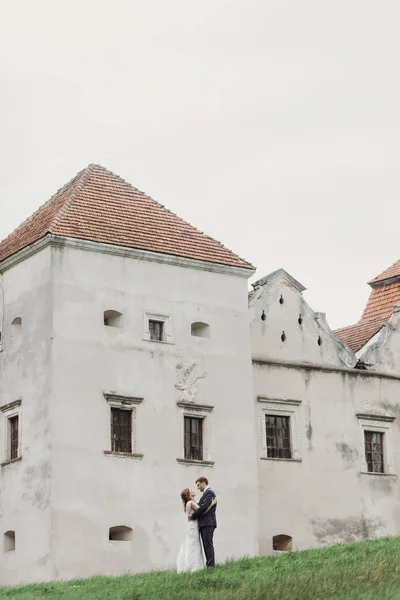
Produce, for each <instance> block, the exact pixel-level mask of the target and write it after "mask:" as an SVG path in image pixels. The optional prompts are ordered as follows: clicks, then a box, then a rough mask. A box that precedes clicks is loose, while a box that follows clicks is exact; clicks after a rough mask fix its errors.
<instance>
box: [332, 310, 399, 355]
mask: <svg viewBox="0 0 400 600" xmlns="http://www.w3.org/2000/svg"><path fill="white" fill-rule="evenodd" d="M387 320H388V319H382V318H376V319H371V320H369V321H364V322H362V321H360V322H359V323H357V324H356V325H350V326H349V327H343V328H342V329H337V330H336V331H334V334H335V335H336V336H337V337H338V338H340V339H341V340H343V341H344V342H346V344H347V345H348V346H349V347H350V348H351V349H352V350H353V352H357V351H358V350H360V348H362V347H363V346H364V345H365V344H366V343H367V342H368V341H369V340H370V339H371V338H372V337H373V336H374V335H375V334H376V333H378V331H379V330H380V329H381V328H382V326H383V325H384V324H385V323H386V322H387Z"/></svg>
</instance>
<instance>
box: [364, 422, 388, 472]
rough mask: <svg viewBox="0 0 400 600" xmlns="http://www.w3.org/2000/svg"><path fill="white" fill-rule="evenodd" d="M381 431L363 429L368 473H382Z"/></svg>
mask: <svg viewBox="0 0 400 600" xmlns="http://www.w3.org/2000/svg"><path fill="white" fill-rule="evenodd" d="M383 435H384V434H383V433H380V432H377V431H365V432H364V442H365V461H366V463H367V468H368V473H384V472H385V469H384V460H383Z"/></svg>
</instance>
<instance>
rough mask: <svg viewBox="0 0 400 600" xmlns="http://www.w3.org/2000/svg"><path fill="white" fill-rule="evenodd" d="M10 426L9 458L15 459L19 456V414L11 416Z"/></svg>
mask: <svg viewBox="0 0 400 600" xmlns="http://www.w3.org/2000/svg"><path fill="white" fill-rule="evenodd" d="M8 427H9V440H10V446H9V459H10V460H14V459H16V458H18V445H19V418H18V415H15V417H10V418H9V419H8Z"/></svg>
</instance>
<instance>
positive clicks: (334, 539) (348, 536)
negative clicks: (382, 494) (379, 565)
mask: <svg viewBox="0 0 400 600" xmlns="http://www.w3.org/2000/svg"><path fill="white" fill-rule="evenodd" d="M310 524H311V526H312V530H313V534H314V535H315V537H316V539H317V540H318V542H319V543H320V544H337V543H341V542H356V541H358V540H368V539H371V538H374V537H377V536H378V535H379V530H380V529H381V528H382V527H384V526H385V523H384V522H383V521H382V520H381V519H379V518H377V517H367V516H364V515H361V516H360V517H348V518H345V519H327V520H325V521H324V520H319V519H311V520H310Z"/></svg>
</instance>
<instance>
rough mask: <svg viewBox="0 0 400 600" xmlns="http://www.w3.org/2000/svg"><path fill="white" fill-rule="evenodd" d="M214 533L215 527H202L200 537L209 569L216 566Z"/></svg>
mask: <svg viewBox="0 0 400 600" xmlns="http://www.w3.org/2000/svg"><path fill="white" fill-rule="evenodd" d="M214 531H215V527H200V535H201V540H202V542H203V548H204V554H205V555H206V566H207V567H213V566H214V565H215V554H214V542H213V537H214Z"/></svg>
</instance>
